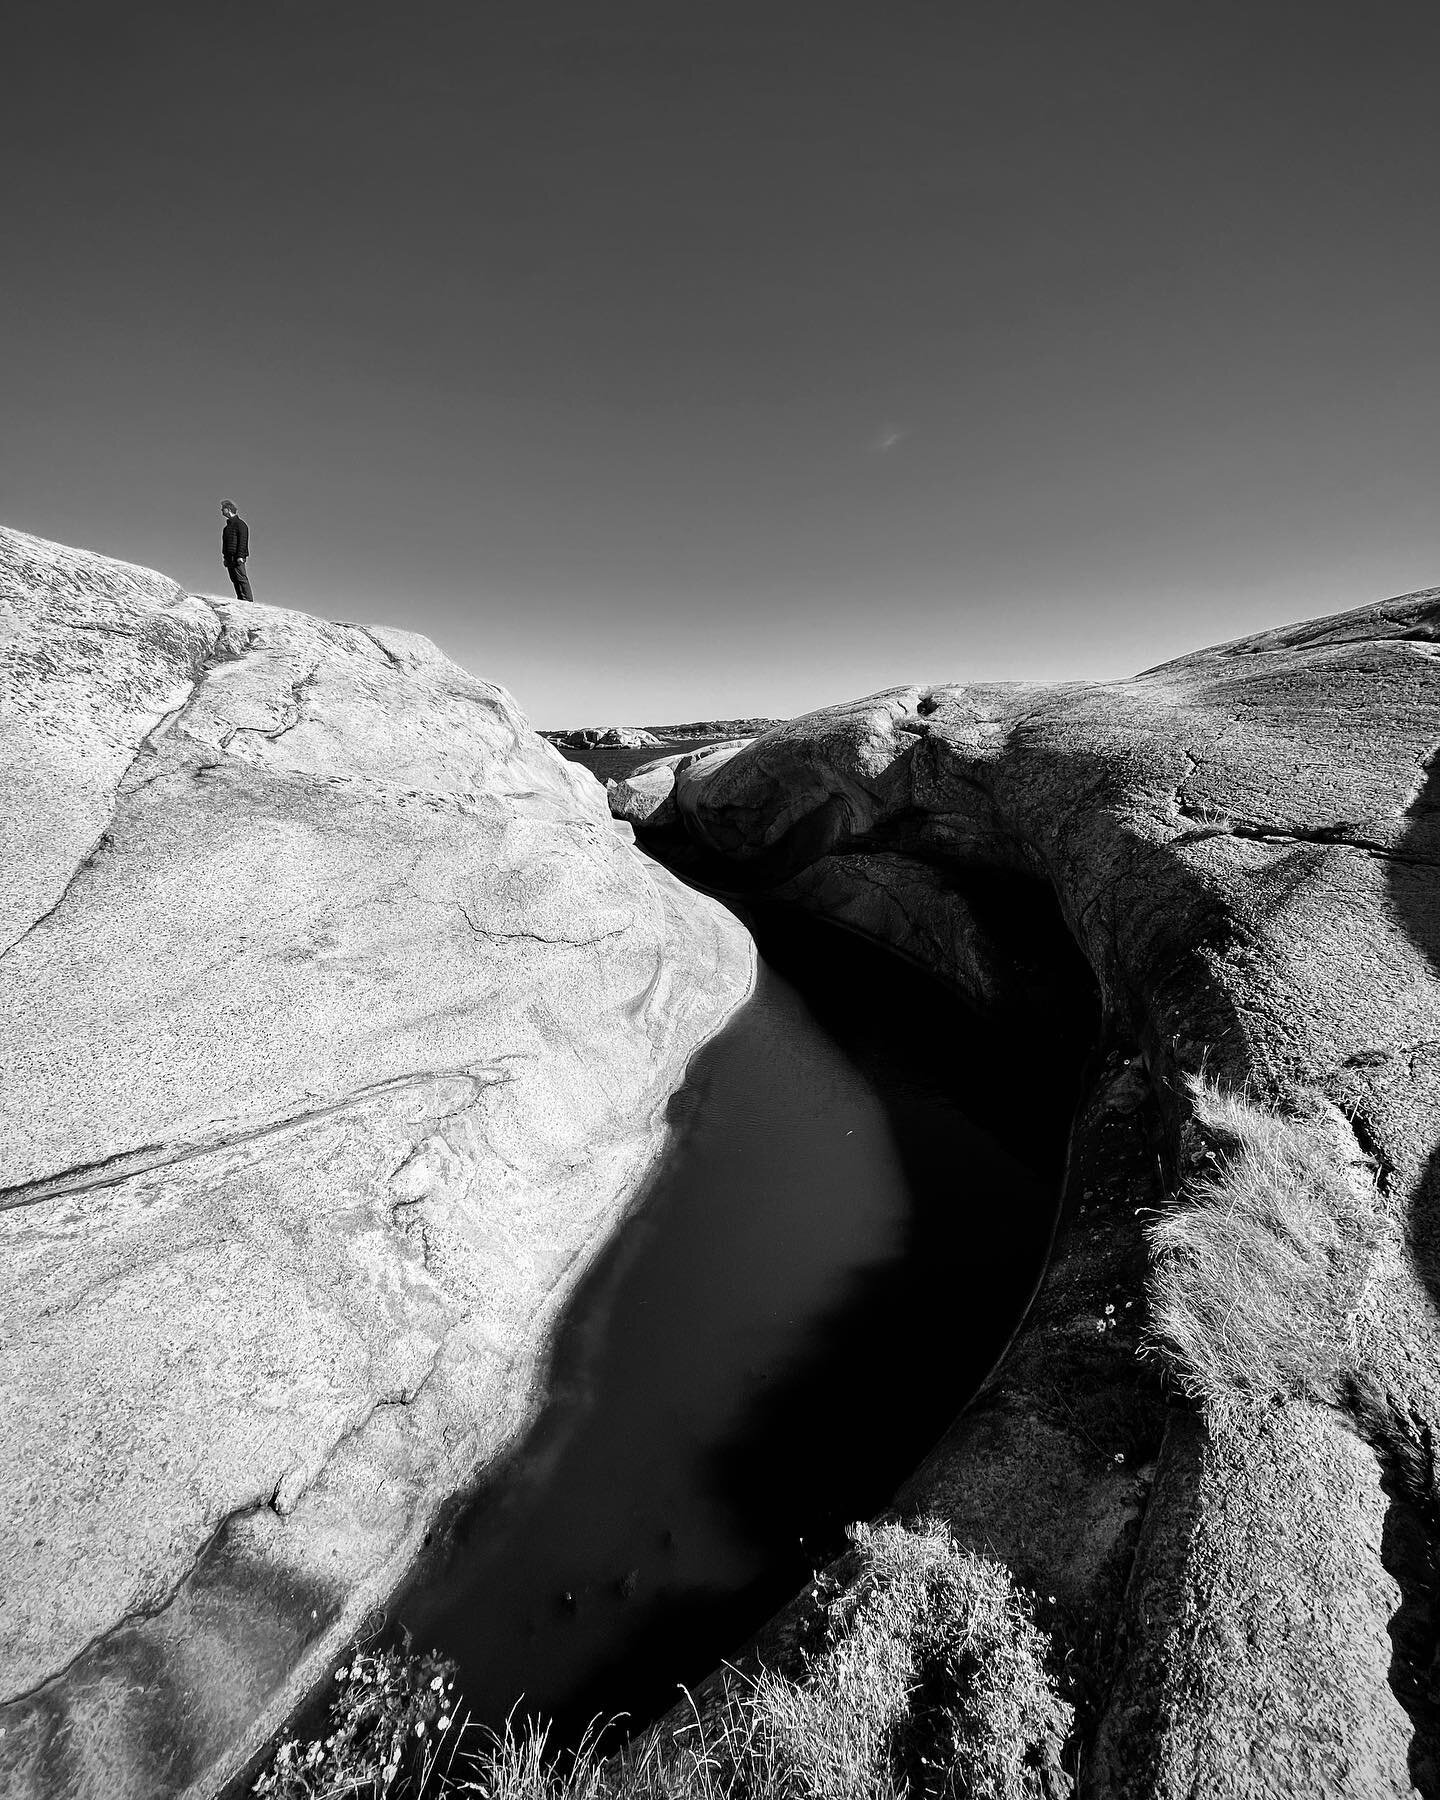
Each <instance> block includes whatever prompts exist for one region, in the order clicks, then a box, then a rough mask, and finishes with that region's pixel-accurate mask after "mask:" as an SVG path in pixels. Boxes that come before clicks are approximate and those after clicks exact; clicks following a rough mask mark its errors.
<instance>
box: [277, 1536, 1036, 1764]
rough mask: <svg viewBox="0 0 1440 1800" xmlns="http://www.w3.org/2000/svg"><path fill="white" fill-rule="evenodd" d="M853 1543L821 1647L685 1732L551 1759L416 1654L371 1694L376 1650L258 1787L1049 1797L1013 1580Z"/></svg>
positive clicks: (937, 1554) (952, 1550)
mask: <svg viewBox="0 0 1440 1800" xmlns="http://www.w3.org/2000/svg"><path fill="white" fill-rule="evenodd" d="M852 1539H853V1546H854V1547H853V1549H852V1551H851V1553H850V1554H849V1556H848V1557H847V1558H846V1559H845V1563H844V1565H842V1570H841V1576H840V1579H838V1580H831V1581H829V1582H827V1583H826V1584H825V1585H824V1588H823V1590H822V1591H823V1592H824V1595H825V1598H824V1602H823V1608H822V1616H821V1619H820V1621H819V1625H818V1627H817V1632H816V1636H815V1641H814V1643H813V1645H812V1647H811V1648H810V1650H809V1651H807V1652H806V1653H805V1654H804V1655H803V1657H802V1658H801V1661H800V1666H799V1667H798V1669H797V1670H796V1672H795V1673H794V1674H793V1676H783V1675H780V1674H777V1673H775V1672H774V1671H770V1670H762V1671H761V1672H760V1673H759V1675H758V1676H755V1677H753V1678H751V1677H746V1676H740V1675H738V1674H735V1673H733V1672H732V1674H731V1677H730V1680H729V1682H728V1685H727V1686H726V1689H725V1691H724V1693H723V1695H722V1697H721V1698H720V1699H719V1700H718V1701H717V1702H716V1703H715V1705H714V1706H712V1707H709V1708H707V1709H706V1711H705V1712H704V1713H703V1715H702V1714H701V1713H700V1712H698V1711H696V1712H695V1714H694V1718H693V1721H692V1722H691V1723H690V1724H689V1725H686V1726H681V1727H680V1728H678V1729H676V1730H673V1731H669V1732H663V1733H662V1732H653V1733H650V1734H647V1735H645V1736H643V1737H641V1738H640V1739H638V1740H636V1741H634V1742H633V1743H631V1744H629V1745H627V1746H625V1747H624V1748H623V1749H621V1750H620V1751H618V1752H617V1753H614V1754H612V1755H610V1756H608V1757H607V1756H606V1755H605V1754H604V1752H603V1747H602V1743H601V1739H600V1736H598V1735H596V1734H591V1735H590V1736H588V1737H587V1739H586V1740H585V1742H584V1743H582V1744H581V1745H580V1746H579V1747H578V1748H577V1749H575V1750H572V1751H565V1752H561V1753H559V1754H554V1753H552V1752H551V1750H550V1748H549V1746H548V1744H547V1741H546V1732H545V1730H544V1728H543V1727H542V1726H540V1725H539V1724H537V1723H536V1722H534V1721H528V1722H524V1723H518V1722H516V1721H513V1720H512V1721H511V1722H510V1723H508V1724H507V1725H506V1727H505V1728H504V1729H503V1730H501V1731H499V1732H492V1731H489V1730H487V1729H485V1728H483V1727H481V1726H478V1725H475V1724H472V1723H471V1722H470V1721H469V1720H466V1719H457V1718H455V1716H454V1714H453V1712H452V1710H451V1708H450V1706H449V1704H448V1696H449V1694H450V1689H449V1688H447V1687H446V1686H445V1685H444V1683H445V1681H446V1680H448V1679H449V1677H448V1675H446V1674H445V1672H444V1670H443V1669H442V1668H441V1667H440V1665H439V1664H437V1663H436V1662H435V1661H434V1659H430V1660H428V1661H426V1662H425V1663H424V1666H423V1668H422V1666H421V1659H414V1658H412V1659H410V1662H411V1664H412V1665H413V1666H414V1667H415V1669H416V1671H417V1675H416V1683H415V1689H414V1692H413V1693H412V1694H411V1695H410V1696H409V1697H408V1698H407V1697H406V1696H405V1694H404V1693H403V1691H402V1688H403V1683H402V1682H401V1681H400V1679H399V1678H400V1675H401V1673H402V1671H403V1669H404V1667H405V1663H404V1659H396V1658H394V1657H393V1655H392V1658H391V1660H390V1662H389V1663H388V1664H386V1665H385V1668H386V1673H385V1681H384V1685H385V1689H386V1695H387V1697H386V1699H385V1700H384V1701H383V1703H381V1704H379V1705H378V1706H377V1704H376V1701H375V1699H374V1694H373V1689H374V1685H375V1684H374V1681H373V1680H372V1679H371V1678H370V1664H371V1663H373V1662H375V1660H376V1659H369V1662H367V1659H366V1658H364V1657H358V1658H354V1659H352V1663H351V1664H350V1665H347V1668H346V1670H345V1677H346V1679H345V1681H344V1682H343V1683H342V1685H341V1688H340V1691H339V1693H338V1695H337V1698H336V1701H335V1703H334V1705H333V1706H332V1709H331V1719H330V1725H331V1729H330V1731H329V1733H328V1734H327V1736H326V1737H325V1738H323V1739H320V1740H317V1741H316V1742H315V1743H313V1744H310V1745H300V1744H299V1743H297V1742H295V1741H294V1740H290V1741H288V1742H287V1743H286V1744H283V1745H282V1746H281V1749H280V1751H279V1753H278V1754H277V1757H276V1760H275V1762H274V1763H273V1764H272V1765H271V1768H270V1769H269V1770H268V1771H267V1772H266V1774H265V1775H264V1776H262V1777H261V1780H260V1782H259V1784H257V1786H256V1789H255V1792H256V1793H257V1794H260V1795H264V1796H269V1797H271V1800H341V1796H345V1797H347V1800H348V1797H349V1796H364V1797H365V1800H402V1797H403V1800H441V1797H442V1796H458V1795H474V1796H478V1797H480V1800H968V1797H970V1796H975V1797H976V1800H1037V1797H1038V1796H1040V1795H1042V1794H1047V1793H1051V1792H1054V1791H1057V1789H1058V1788H1059V1787H1060V1786H1061V1785H1062V1784H1063V1777H1062V1776H1061V1774H1060V1755H1061V1750H1062V1747H1063V1745H1064V1741H1065V1738H1066V1735H1067V1733H1068V1731H1069V1729H1070V1724H1071V1718H1070V1710H1069V1708H1068V1707H1067V1706H1065V1705H1064V1704H1063V1703H1062V1702H1061V1701H1060V1700H1059V1699H1058V1698H1057V1696H1056V1694H1055V1692H1054V1690H1053V1688H1052V1686H1051V1683H1050V1680H1049V1677H1048V1675H1047V1673H1046V1668H1045V1662H1046V1653H1047V1649H1048V1645H1047V1640H1046V1639H1045V1638H1044V1637H1043V1636H1042V1635H1041V1633H1040V1632H1039V1631H1038V1630H1037V1629H1036V1627H1035V1625H1034V1623H1033V1622H1032V1620H1031V1618H1030V1616H1029V1614H1028V1612H1027V1610H1026V1608H1025V1605H1024V1603H1023V1601H1022V1600H1021V1597H1020V1595H1019V1594H1018V1593H1017V1592H1016V1590H1015V1588H1014V1586H1013V1585H1012V1583H1011V1580H1010V1576H1009V1574H1008V1572H1007V1571H1006V1570H1005V1569H1004V1568H1002V1567H1000V1566H999V1565H997V1564H995V1563H992V1562H988V1561H986V1560H984V1559H982V1558H979V1557H975V1556H972V1555H970V1554H969V1553H968V1552H965V1551H962V1550H960V1549H958V1548H957V1546H956V1545H955V1544H954V1543H953V1541H952V1540H951V1538H950V1535H949V1533H948V1531H947V1530H946V1529H945V1528H944V1527H943V1526H941V1525H936V1524H933V1523H922V1524H920V1525H919V1526H917V1527H915V1528H913V1529H908V1528H906V1527H904V1526H900V1525H884V1526H880V1527H877V1528H875V1529H873V1530H872V1529H870V1528H868V1527H865V1526H857V1527H855V1528H854V1530H853V1532H852ZM378 1660H379V1661H380V1662H382V1663H384V1662H385V1659H383V1658H381V1659H378ZM357 1665H358V1666H359V1667H360V1670H361V1674H362V1676H364V1677H365V1679H363V1680H361V1681H360V1682H359V1684H358V1686H357V1684H356V1683H355V1682H354V1681H353V1680H352V1679H351V1677H352V1675H353V1673H354V1669H355V1667H356V1666H357ZM437 1673H438V1675H439V1677H440V1680H441V1686H440V1687H439V1688H436V1687H435V1686H434V1685H433V1684H434V1681H435V1679H436V1677H437ZM436 1702H438V1703H439V1710H438V1712H437V1710H435V1703H436ZM357 1707H358V1708H359V1711H360V1713H361V1714H362V1715H363V1716H362V1717H361V1718H360V1719H359V1721H358V1724H357V1720H356V1717H355V1715H356V1711H357ZM412 1715H413V1716H412ZM377 1726H378V1728H377ZM397 1726H398V1728H397ZM367 1745H368V1746H369V1751H368V1755H369V1756H370V1758H371V1760H368V1761H367ZM377 1755H378V1756H379V1757H381V1758H382V1759H383V1760H381V1761H379V1762H378V1763H377V1762H376V1761H375V1760H373V1758H374V1757H375V1756H377Z"/></svg>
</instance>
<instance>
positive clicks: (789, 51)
mask: <svg viewBox="0 0 1440 1800" xmlns="http://www.w3.org/2000/svg"><path fill="white" fill-rule="evenodd" d="M5 38H6V61H7V65H8V67H7V82H6V97H5V105H4V107H3V109H0V522H3V523H6V524H10V525H14V526H18V527H19V528H21V529H22V530H26V531H31V532H35V533H37V534H39V535H41V536H44V537H49V538H54V539H58V540H59V541H61V542H64V543H70V544H78V545H83V546H85V547H87V548H90V549H94V550H99V551H103V552H105V553H107V554H110V555H114V556H119V557H122V558H125V559H128V560H131V561H136V562H141V563H144V564H147V565H149V566H151V567H155V568H160V569H163V570H165V571H166V572H167V573H168V574H170V575H172V576H174V577H175V578H176V579H177V580H178V581H180V582H182V583H184V584H185V585H186V586H187V587H190V588H193V589H194V590H196V591H202V592H217V593H218V592H226V591H228V587H227V582H226V576H225V573H224V571H223V569H222V568H221V566H220V560H219V529H220V518H219V510H218V509H219V502H220V500H221V499H222V498H227V497H228V498H233V499H234V500H235V501H236V502H237V503H238V504H239V507H240V510H241V512H242V513H243V514H244V516H245V517H246V518H247V520H248V521H249V524H250V528H251V560H250V575H251V580H252V582H253V585H254V589H255V594H256V597H257V599H258V600H261V601H266V602H270V603H273V604H277V605H285V606H295V607H300V608H302V609H305V610H307V611H310V612H314V613H317V614H320V615H322V616H324V617H329V618H339V619H351V620H358V621H363V622H367V623H378V624H390V625H397V626H403V627H406V628H409V629H412V630H418V631H422V632H425V633H426V634H427V635H429V636H430V637H432V638H434V639H435V640H436V641H437V642H438V643H439V644H440V645H441V646H442V647H443V648H444V649H445V650H446V651H447V652H448V653H449V654H450V655H451V656H453V657H454V658H455V659H456V660H457V661H458V662H460V663H462V664H463V665H464V666H465V667H467V668H469V669H471V670H473V671H474V672H475V673H477V674H479V675H482V676H485V677H486V678H488V679H491V680H495V681H499V682H501V683H503V684H504V685H505V686H506V687H508V688H510V689H511V691H512V692H513V693H515V694H516V696H517V697H518V699H519V700H520V702H521V704H522V706H523V707H524V708H525V709H526V711H527V713H528V714H529V716H530V717H531V719H532V721H533V722H534V723H535V724H536V725H538V726H540V727H542V728H548V727H555V726H567V725H587V724H609V723H616V722H619V723H664V722H669V721H674V720H681V719H695V718H705V717H716V716H726V717H729V716H742V715H756V714H760V715H776V716H780V715H789V714H793V713H797V712H802V711H806V710H809V709H811V708H813V707H817V706H821V705H824V704H827V703H829V702H833V701H839V700H844V699H848V698H851V697H854V696H856V695H859V694H865V693H870V692H874V691H875V690H877V689H879V688H883V687H886V686H891V685H895V684H898V683H903V682H912V681H914V682H939V681H958V680H974V679H986V680H989V679H1040V680H1054V679H1065V678H1072V677H1093V678H1109V677H1115V676H1123V675H1126V674H1130V673H1133V672H1134V671H1136V670H1137V669H1140V668H1143V667H1146V666H1149V665H1151V664H1153V663H1155V662H1158V661H1160V660H1163V659H1164V658H1166V657H1168V656H1174V655H1179V654H1182V653H1184V652H1185V651H1187V650H1190V649H1194V648H1198V647H1199V646H1200V645H1202V644H1205V643H1210V642H1218V641H1222V640H1224V639H1226V638H1230V637H1234V636H1238V635H1241V634H1243V633H1245V632H1249V631H1252V630H1258V629H1262V628H1265V627H1267V626H1271V625H1275V624H1279V623H1282V622H1285V621H1287V620H1291V619H1296V618H1302V617H1308V616H1313V615H1315V614H1317V613H1323V612H1327V611H1333V610H1337V609H1340V608H1343V607H1346V606H1351V605H1359V604H1361V603H1363V602H1366V601H1370V600H1375V599H1380V598H1383V597H1386V596H1389V595H1392V594H1398V593H1404V592H1408V591H1411V590H1413V589H1415V588H1418V587H1425V586H1433V585H1436V584H1440V505H1437V500H1440V480H1437V477H1440V108H1437V106H1436V103H1435V95H1436V92H1437V91H1440V8H1437V7H1436V6H1434V5H1433V3H1432V4H1424V5H1421V4H1414V5H1411V4H1406V3H1404V0H1372V3H1371V4H1360V3H1359V0H1350V3H1346V4H1328V3H1327V0H1307V3H1306V4H1297V5H1288V4H1286V5H1282V4H1273V3H1271V0H1240V3H1236V4H1227V3H1226V0H1209V3H1207V4H1199V3H1196V0H1143V3H1140V4H1110V3H1107V0H1086V3H1085V4H1076V3H1075V0H1057V3H1053V4H1031V3H1030V0H1004V3H1003V4H968V3H964V0H933V3H932V0H873V3H866V4H858V3H853V0H818V3H811V0H804V3H801V0H764V3H763V4H752V3H751V0H703V3H702V0H656V3H649V0H568V3H564V0H553V3H552V0H519V3H512V0H468V3H467V4H463V5H460V4H448V3H447V4H439V3H430V0H407V3H405V4H401V3H400V0H388V3H387V4H384V5H374V4H370V3H369V0H346V3H345V4H343V5H330V4H325V3H322V0H287V3H284V4H266V3H264V0H260V3H253V0H252V3H247V4H245V5H243V6H241V5H231V6H229V7H221V8H216V7H210V6H200V5H196V4H194V0H190V3H189V4H186V5H170V4H167V5H149V4H145V3H144V0H136V3H133V4H128V5H126V6H124V7H117V6H115V5H113V4H107V5H104V6H100V5H96V4H93V3H88V4H83V5H78V4H72V3H70V0H43V3H41V4H36V3H35V0H11V4H10V5H9V6H8V7H7V9H6V33H5Z"/></svg>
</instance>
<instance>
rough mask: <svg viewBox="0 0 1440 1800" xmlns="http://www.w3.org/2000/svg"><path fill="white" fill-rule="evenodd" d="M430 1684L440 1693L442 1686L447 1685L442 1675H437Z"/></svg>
mask: <svg viewBox="0 0 1440 1800" xmlns="http://www.w3.org/2000/svg"><path fill="white" fill-rule="evenodd" d="M430 1685H431V1687H432V1688H433V1689H434V1690H435V1692H436V1693H437V1694H438V1693H439V1692H440V1690H441V1688H442V1687H444V1685H445V1681H444V1678H443V1677H442V1676H440V1675H437V1676H436V1677H435V1679H434V1680H433V1681H432V1682H431V1683H430Z"/></svg>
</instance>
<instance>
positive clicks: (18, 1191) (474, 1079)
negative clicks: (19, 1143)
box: [0, 1066, 515, 1212]
mask: <svg viewBox="0 0 1440 1800" xmlns="http://www.w3.org/2000/svg"><path fill="white" fill-rule="evenodd" d="M514 1079H515V1078H514V1076H513V1075H512V1074H511V1073H510V1071H509V1070H503V1069H501V1070H497V1069H490V1068H487V1067H484V1066H478V1067H472V1068H466V1069H416V1070H412V1071H410V1072H409V1073H408V1074H405V1075H394V1076H390V1077H389V1078H387V1079H386V1080H383V1081H375V1082H369V1083H366V1084H365V1085H364V1086H362V1087H358V1088H354V1089H352V1091H351V1092H350V1093H348V1094H345V1095H342V1096H341V1097H340V1098H339V1099H337V1100H334V1101H331V1102H329V1103H328V1104H325V1105H321V1106H310V1107H302V1108H301V1109H300V1110H299V1111H297V1112H294V1113H288V1114H287V1115H286V1116H285V1117H284V1118H283V1119H270V1120H267V1121H266V1122H265V1123H264V1124H263V1125H255V1126H251V1127H249V1128H248V1129H246V1130H242V1131H220V1132H214V1133H212V1134H210V1135H209V1136H206V1137H203V1138H198V1139H195V1140H193V1141H192V1142H189V1143H182V1144H150V1145H146V1146H145V1147H144V1148H142V1149H139V1150H123V1151H119V1152H117V1154H116V1155H114V1156H107V1157H104V1158H103V1159H102V1160H101V1161H99V1162H93V1163H77V1164H76V1165H75V1166H74V1167H73V1168H70V1169H66V1170H62V1171H60V1172H59V1173H57V1174H54V1175H46V1176H43V1177H41V1178H40V1179H39V1180H36V1181H27V1182H21V1183H19V1184H17V1185H16V1186H14V1187H7V1188H0V1212H3V1211H8V1210H10V1209H12V1208H15V1207H20V1206H40V1205H42V1204H43V1203H44V1202H45V1201H47V1200H58V1199H63V1198H65V1197H66V1196H68V1195H71V1194H83V1193H88V1192H89V1191H91V1190H92V1189H94V1188H106V1187H116V1186H118V1185H119V1184H120V1183H121V1182H122V1181H129V1180H131V1179H133V1178H134V1177H135V1176H137V1175H150V1174H153V1173H154V1172H155V1171H156V1170H157V1169H167V1168H173V1167H174V1166H175V1165H176V1164H178V1163H184V1162H190V1161H193V1160H194V1159H195V1158H197V1157H201V1156H210V1155H212V1154H214V1153H215V1152H216V1151H219V1150H231V1149H237V1148H239V1147H240V1146H241V1145H244V1144H253V1143H258V1142H260V1141H261V1140H263V1139H265V1138H268V1137H273V1136H274V1135H276V1134H277V1133H279V1132H282V1131H288V1130H291V1129H293V1128H294V1127H296V1126H299V1125H305V1124H308V1123H310V1121H311V1120H314V1119H326V1118H331V1117H333V1116H334V1115H335V1114H336V1113H340V1112H344V1111H346V1110H347V1109H348V1108H350V1107H352V1106H355V1105H358V1104H360V1103H362V1102H363V1101H366V1100H372V1099H374V1098H376V1097H377V1096H378V1095H381V1094H388V1093H400V1092H403V1091H404V1090H405V1089H406V1088H412V1087H424V1086H428V1085H429V1084H430V1083H431V1082H434V1081H456V1080H459V1081H468V1082H470V1083H471V1085H472V1088H473V1095H472V1099H478V1098H479V1096H480V1095H481V1094H482V1093H483V1092H484V1091H485V1090H486V1089H487V1088H491V1087H503V1086H505V1085H507V1084H508V1083H509V1082H511V1081H513V1080H514ZM446 1116H447V1117H453V1113H451V1114H447V1115H446Z"/></svg>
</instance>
